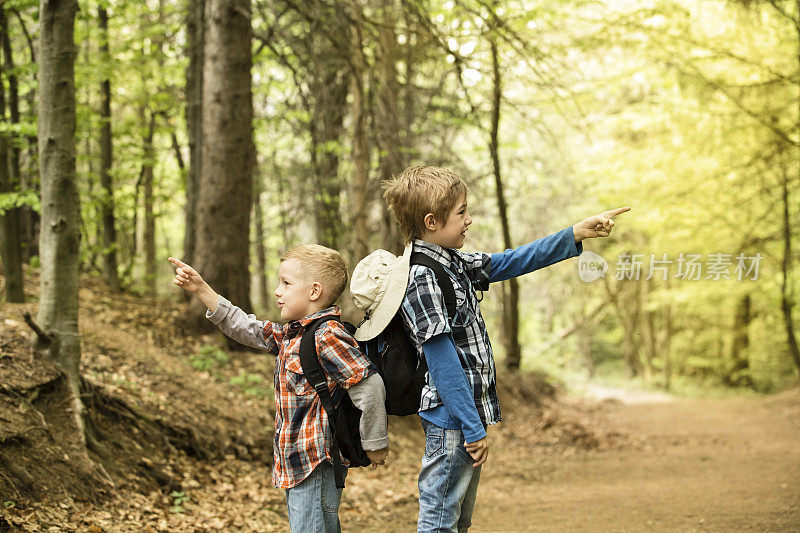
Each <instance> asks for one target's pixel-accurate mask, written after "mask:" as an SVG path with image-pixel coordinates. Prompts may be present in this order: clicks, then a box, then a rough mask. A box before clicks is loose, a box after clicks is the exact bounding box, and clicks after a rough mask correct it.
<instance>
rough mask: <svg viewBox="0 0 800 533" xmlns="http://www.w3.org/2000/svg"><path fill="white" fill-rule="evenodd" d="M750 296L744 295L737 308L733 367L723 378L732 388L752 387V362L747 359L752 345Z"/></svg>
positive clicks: (734, 328)
mask: <svg viewBox="0 0 800 533" xmlns="http://www.w3.org/2000/svg"><path fill="white" fill-rule="evenodd" d="M749 327H750V294H744V295H743V296H742V297H741V298H740V299H739V304H738V305H737V306H736V316H734V320H733V331H732V333H733V340H732V342H731V357H730V360H731V366H730V368H729V369H728V371H727V374H726V375H725V376H723V377H722V381H723V383H725V384H726V385H729V386H731V387H741V386H750V385H752V384H753V381H752V379H751V378H750V373H749V369H750V360H749V359H748V358H747V352H746V350H747V347H748V346H749V345H750V335H749V334H748V328H749Z"/></svg>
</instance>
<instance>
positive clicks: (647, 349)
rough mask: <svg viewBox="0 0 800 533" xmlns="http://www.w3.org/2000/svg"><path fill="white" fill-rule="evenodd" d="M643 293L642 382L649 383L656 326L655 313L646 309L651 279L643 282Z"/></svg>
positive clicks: (654, 352) (653, 355) (654, 350)
mask: <svg viewBox="0 0 800 533" xmlns="http://www.w3.org/2000/svg"><path fill="white" fill-rule="evenodd" d="M644 286H645V292H644V295H643V298H644V301H643V303H642V313H643V314H644V320H642V331H643V333H644V335H643V337H644V338H643V339H642V341H643V343H644V380H645V382H647V383H650V382H651V381H652V379H653V361H654V360H655V358H656V324H655V313H654V312H653V311H651V310H649V309H647V304H648V302H649V301H650V293H651V292H652V290H653V280H652V278H651V279H649V280H645V281H644Z"/></svg>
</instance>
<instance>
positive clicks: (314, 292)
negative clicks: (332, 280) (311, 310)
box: [308, 281, 322, 302]
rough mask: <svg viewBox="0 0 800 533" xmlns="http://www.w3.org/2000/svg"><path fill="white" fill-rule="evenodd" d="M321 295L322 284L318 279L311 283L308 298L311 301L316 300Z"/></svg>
mask: <svg viewBox="0 0 800 533" xmlns="http://www.w3.org/2000/svg"><path fill="white" fill-rule="evenodd" d="M321 296H322V284H321V283H320V282H319V281H315V282H314V283H312V284H311V292H310V293H309V294H308V299H309V300H311V301H312V302H316V301H317V300H319V299H320V297H321Z"/></svg>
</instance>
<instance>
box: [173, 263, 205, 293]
mask: <svg viewBox="0 0 800 533" xmlns="http://www.w3.org/2000/svg"><path fill="white" fill-rule="evenodd" d="M168 260H169V262H170V263H172V264H173V265H175V266H176V267H177V268H176V269H175V279H174V280H172V283H174V284H175V285H178V286H180V287H183V288H184V289H186V290H187V291H189V292H197V291H198V290H200V288H201V287H202V286H203V283H204V282H203V278H202V277H201V276H200V274H198V273H197V270H195V269H193V268H192V267H190V266H189V265H187V264H186V263H184V262H183V261H181V260H180V259H175V258H174V257H170V258H168Z"/></svg>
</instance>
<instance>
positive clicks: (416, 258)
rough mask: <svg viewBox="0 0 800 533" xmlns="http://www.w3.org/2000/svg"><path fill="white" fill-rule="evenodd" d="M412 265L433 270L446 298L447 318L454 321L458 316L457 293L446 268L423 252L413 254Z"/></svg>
mask: <svg viewBox="0 0 800 533" xmlns="http://www.w3.org/2000/svg"><path fill="white" fill-rule="evenodd" d="M411 264H412V265H422V266H426V267H428V268H430V269H431V270H433V273H434V274H435V275H436V283H437V284H438V285H439V288H440V289H441V290H442V295H443V296H444V306H445V308H446V309H447V316H448V317H450V320H452V319H453V317H455V316H456V291H455V289H454V288H453V280H451V279H450V276H449V275H448V274H447V272H445V270H444V266H443V265H442V264H441V263H440V262H439V261H437V260H436V259H434V258H433V257H430V256H428V255H425V254H423V253H422V252H413V253H412V254H411Z"/></svg>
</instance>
